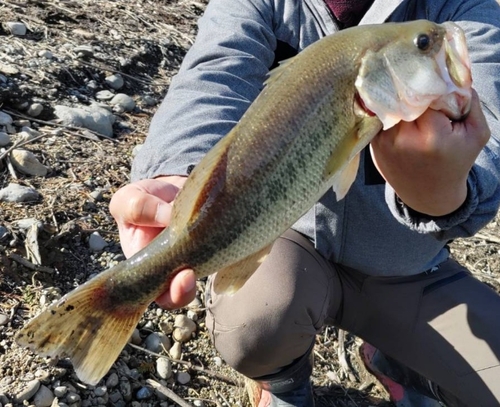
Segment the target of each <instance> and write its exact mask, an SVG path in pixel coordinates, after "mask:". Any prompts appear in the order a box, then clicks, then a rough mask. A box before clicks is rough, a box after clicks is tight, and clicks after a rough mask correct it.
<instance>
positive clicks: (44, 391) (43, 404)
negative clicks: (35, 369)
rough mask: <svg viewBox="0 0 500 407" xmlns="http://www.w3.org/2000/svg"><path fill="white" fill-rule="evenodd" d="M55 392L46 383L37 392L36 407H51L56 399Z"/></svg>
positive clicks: (34, 401)
mask: <svg viewBox="0 0 500 407" xmlns="http://www.w3.org/2000/svg"><path fill="white" fill-rule="evenodd" d="M54 398H55V397H54V394H53V393H52V391H50V389H49V388H48V387H46V386H44V385H41V386H40V389H39V390H38V391H37V392H36V394H35V398H34V400H33V403H34V404H35V406H36V407H50V406H51V405H52V402H53V401H54Z"/></svg>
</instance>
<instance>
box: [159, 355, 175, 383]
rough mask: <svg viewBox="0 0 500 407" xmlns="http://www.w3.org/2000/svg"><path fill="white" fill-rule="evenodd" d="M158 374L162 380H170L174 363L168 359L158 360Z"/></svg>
mask: <svg viewBox="0 0 500 407" xmlns="http://www.w3.org/2000/svg"><path fill="white" fill-rule="evenodd" d="M156 372H157V373H158V376H160V377H161V378H162V379H165V380H166V379H170V378H171V377H172V363H171V362H170V360H168V359H167V358H158V359H156Z"/></svg>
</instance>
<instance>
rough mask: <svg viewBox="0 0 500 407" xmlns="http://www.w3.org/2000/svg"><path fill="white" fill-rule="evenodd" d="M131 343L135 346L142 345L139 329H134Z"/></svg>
mask: <svg viewBox="0 0 500 407" xmlns="http://www.w3.org/2000/svg"><path fill="white" fill-rule="evenodd" d="M130 342H131V343H133V344H134V345H140V344H141V343H142V338H141V333H140V332H139V330H138V329H134V332H133V333H132V336H131V337H130Z"/></svg>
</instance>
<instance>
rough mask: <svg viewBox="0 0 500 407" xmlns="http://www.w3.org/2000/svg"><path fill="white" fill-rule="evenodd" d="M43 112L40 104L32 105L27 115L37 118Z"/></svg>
mask: <svg viewBox="0 0 500 407" xmlns="http://www.w3.org/2000/svg"><path fill="white" fill-rule="evenodd" d="M42 112H43V105H42V104H41V103H32V104H31V105H30V107H28V111H27V112H26V113H28V115H30V116H31V117H38V116H40V115H41V114H42Z"/></svg>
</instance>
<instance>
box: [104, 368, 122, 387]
mask: <svg viewBox="0 0 500 407" xmlns="http://www.w3.org/2000/svg"><path fill="white" fill-rule="evenodd" d="M118 383H119V379H118V375H117V374H116V373H115V372H113V373H111V374H110V375H109V377H108V378H107V379H106V387H108V388H110V389H112V388H113V387H116V386H118Z"/></svg>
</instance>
